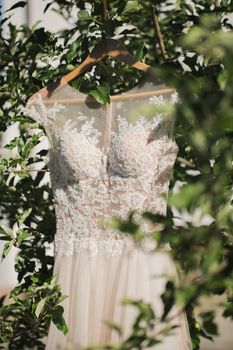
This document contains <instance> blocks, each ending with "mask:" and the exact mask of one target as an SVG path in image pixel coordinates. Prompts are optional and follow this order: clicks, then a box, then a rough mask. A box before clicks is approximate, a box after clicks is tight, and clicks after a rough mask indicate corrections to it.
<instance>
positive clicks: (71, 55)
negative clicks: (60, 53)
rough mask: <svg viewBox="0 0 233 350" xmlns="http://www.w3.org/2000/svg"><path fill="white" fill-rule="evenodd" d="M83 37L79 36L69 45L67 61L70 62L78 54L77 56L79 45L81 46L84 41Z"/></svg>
mask: <svg viewBox="0 0 233 350" xmlns="http://www.w3.org/2000/svg"><path fill="white" fill-rule="evenodd" d="M82 40H83V38H82V37H78V39H76V40H75V41H74V42H73V43H72V44H71V45H70V47H69V50H68V51H67V53H66V58H67V62H68V63H70V62H71V61H72V60H73V58H74V57H75V56H76V57H77V49H78V48H79V47H81V43H82Z"/></svg>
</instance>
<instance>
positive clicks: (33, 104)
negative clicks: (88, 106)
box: [21, 94, 66, 126]
mask: <svg viewBox="0 0 233 350" xmlns="http://www.w3.org/2000/svg"><path fill="white" fill-rule="evenodd" d="M65 108H66V107H65V106H64V105H62V104H58V103H57V102H55V103H54V105H53V106H52V107H47V106H46V105H45V103H44V102H43V99H42V97H41V95H40V94H39V95H38V96H37V97H35V98H33V99H32V100H29V101H28V102H27V103H26V106H23V107H21V111H22V112H23V113H24V114H25V115H28V116H29V117H31V118H32V119H33V120H35V121H36V122H38V123H39V124H41V125H42V126H46V125H52V124H53V122H54V118H55V116H56V114H57V113H58V112H59V111H60V110H61V109H65Z"/></svg>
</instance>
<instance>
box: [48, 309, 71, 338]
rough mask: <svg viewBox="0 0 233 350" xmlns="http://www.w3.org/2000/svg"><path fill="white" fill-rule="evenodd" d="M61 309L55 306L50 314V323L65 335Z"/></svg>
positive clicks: (65, 329)
mask: <svg viewBox="0 0 233 350" xmlns="http://www.w3.org/2000/svg"><path fill="white" fill-rule="evenodd" d="M63 311H64V310H63V307H62V306H60V305H57V306H55V308H54V309H53V313H52V321H53V323H54V324H55V325H56V326H57V328H58V329H59V330H60V331H62V333H63V334H65V335H66V334H67V332H68V327H67V325H66V322H65V320H64V317H63Z"/></svg>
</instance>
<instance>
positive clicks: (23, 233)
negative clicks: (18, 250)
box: [16, 229, 31, 243]
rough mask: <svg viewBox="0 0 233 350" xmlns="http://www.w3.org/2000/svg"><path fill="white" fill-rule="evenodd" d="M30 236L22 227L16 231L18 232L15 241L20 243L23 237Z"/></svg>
mask: <svg viewBox="0 0 233 350" xmlns="http://www.w3.org/2000/svg"><path fill="white" fill-rule="evenodd" d="M29 236H31V233H30V232H28V231H26V230H23V229H20V230H19V231H18V234H17V237H16V242H17V243H20V242H22V241H23V240H24V239H25V238H27V237H29Z"/></svg>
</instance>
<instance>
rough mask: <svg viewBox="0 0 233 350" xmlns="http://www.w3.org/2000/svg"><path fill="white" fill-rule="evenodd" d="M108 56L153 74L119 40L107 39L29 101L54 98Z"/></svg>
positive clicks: (112, 97) (142, 94) (75, 100)
mask: <svg viewBox="0 0 233 350" xmlns="http://www.w3.org/2000/svg"><path fill="white" fill-rule="evenodd" d="M106 56H109V57H112V58H117V59H119V60H120V61H122V62H124V63H126V64H128V65H129V66H132V67H134V68H136V69H139V70H141V71H145V72H147V73H149V74H150V73H152V67H151V66H149V65H148V64H145V63H143V62H141V61H137V60H136V59H135V58H134V57H133V56H132V55H131V54H130V52H129V51H128V49H127V48H126V47H125V46H124V45H122V44H121V43H120V42H119V41H118V40H116V39H111V38H106V39H103V40H102V41H101V42H99V43H97V44H96V45H95V47H94V48H93V50H92V51H91V53H90V54H89V55H88V56H87V57H86V59H85V60H84V61H83V62H82V63H81V64H80V65H79V66H78V67H77V68H75V69H74V70H73V71H71V72H69V73H68V74H66V75H64V76H63V77H62V78H61V79H59V80H58V81H57V82H55V83H52V84H50V85H49V86H46V87H44V88H42V89H41V90H39V91H38V92H36V93H35V94H33V95H32V96H31V97H30V99H29V100H33V99H34V98H36V97H38V95H41V97H42V99H43V98H50V97H51V96H52V94H54V93H55V92H57V91H58V90H60V89H61V88H62V87H64V86H65V85H67V84H69V82H70V81H72V80H73V79H74V78H76V77H78V76H79V75H81V74H83V73H85V72H86V71H87V70H88V68H89V67H91V66H92V65H93V64H95V63H97V62H98V61H100V60H102V59H103V58H105V57H106ZM161 91H163V90H161V89H160V90H159V91H158V90H155V91H148V92H143V93H139V95H138V94H137V93H135V94H132V93H131V94H130V96H131V97H132V95H133V96H135V97H136V96H137V95H138V97H140V96H145V94H147V95H154V94H158V92H159V93H160V94H161ZM174 91H175V89H173V88H166V89H164V93H171V92H174ZM122 96H124V99H125V98H127V94H124V95H115V96H111V99H114V100H117V99H121V98H122ZM87 99H88V100H89V101H95V99H94V98H92V97H91V96H90V97H89V96H88V98H78V99H76V98H74V99H69V103H72V102H73V103H81V102H84V101H86V100H87ZM54 101H55V100H51V101H49V100H46V101H45V102H46V103H53V102H54ZM56 101H60V99H59V100H58V99H57V100H56ZM63 101H68V99H65V100H63Z"/></svg>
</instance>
